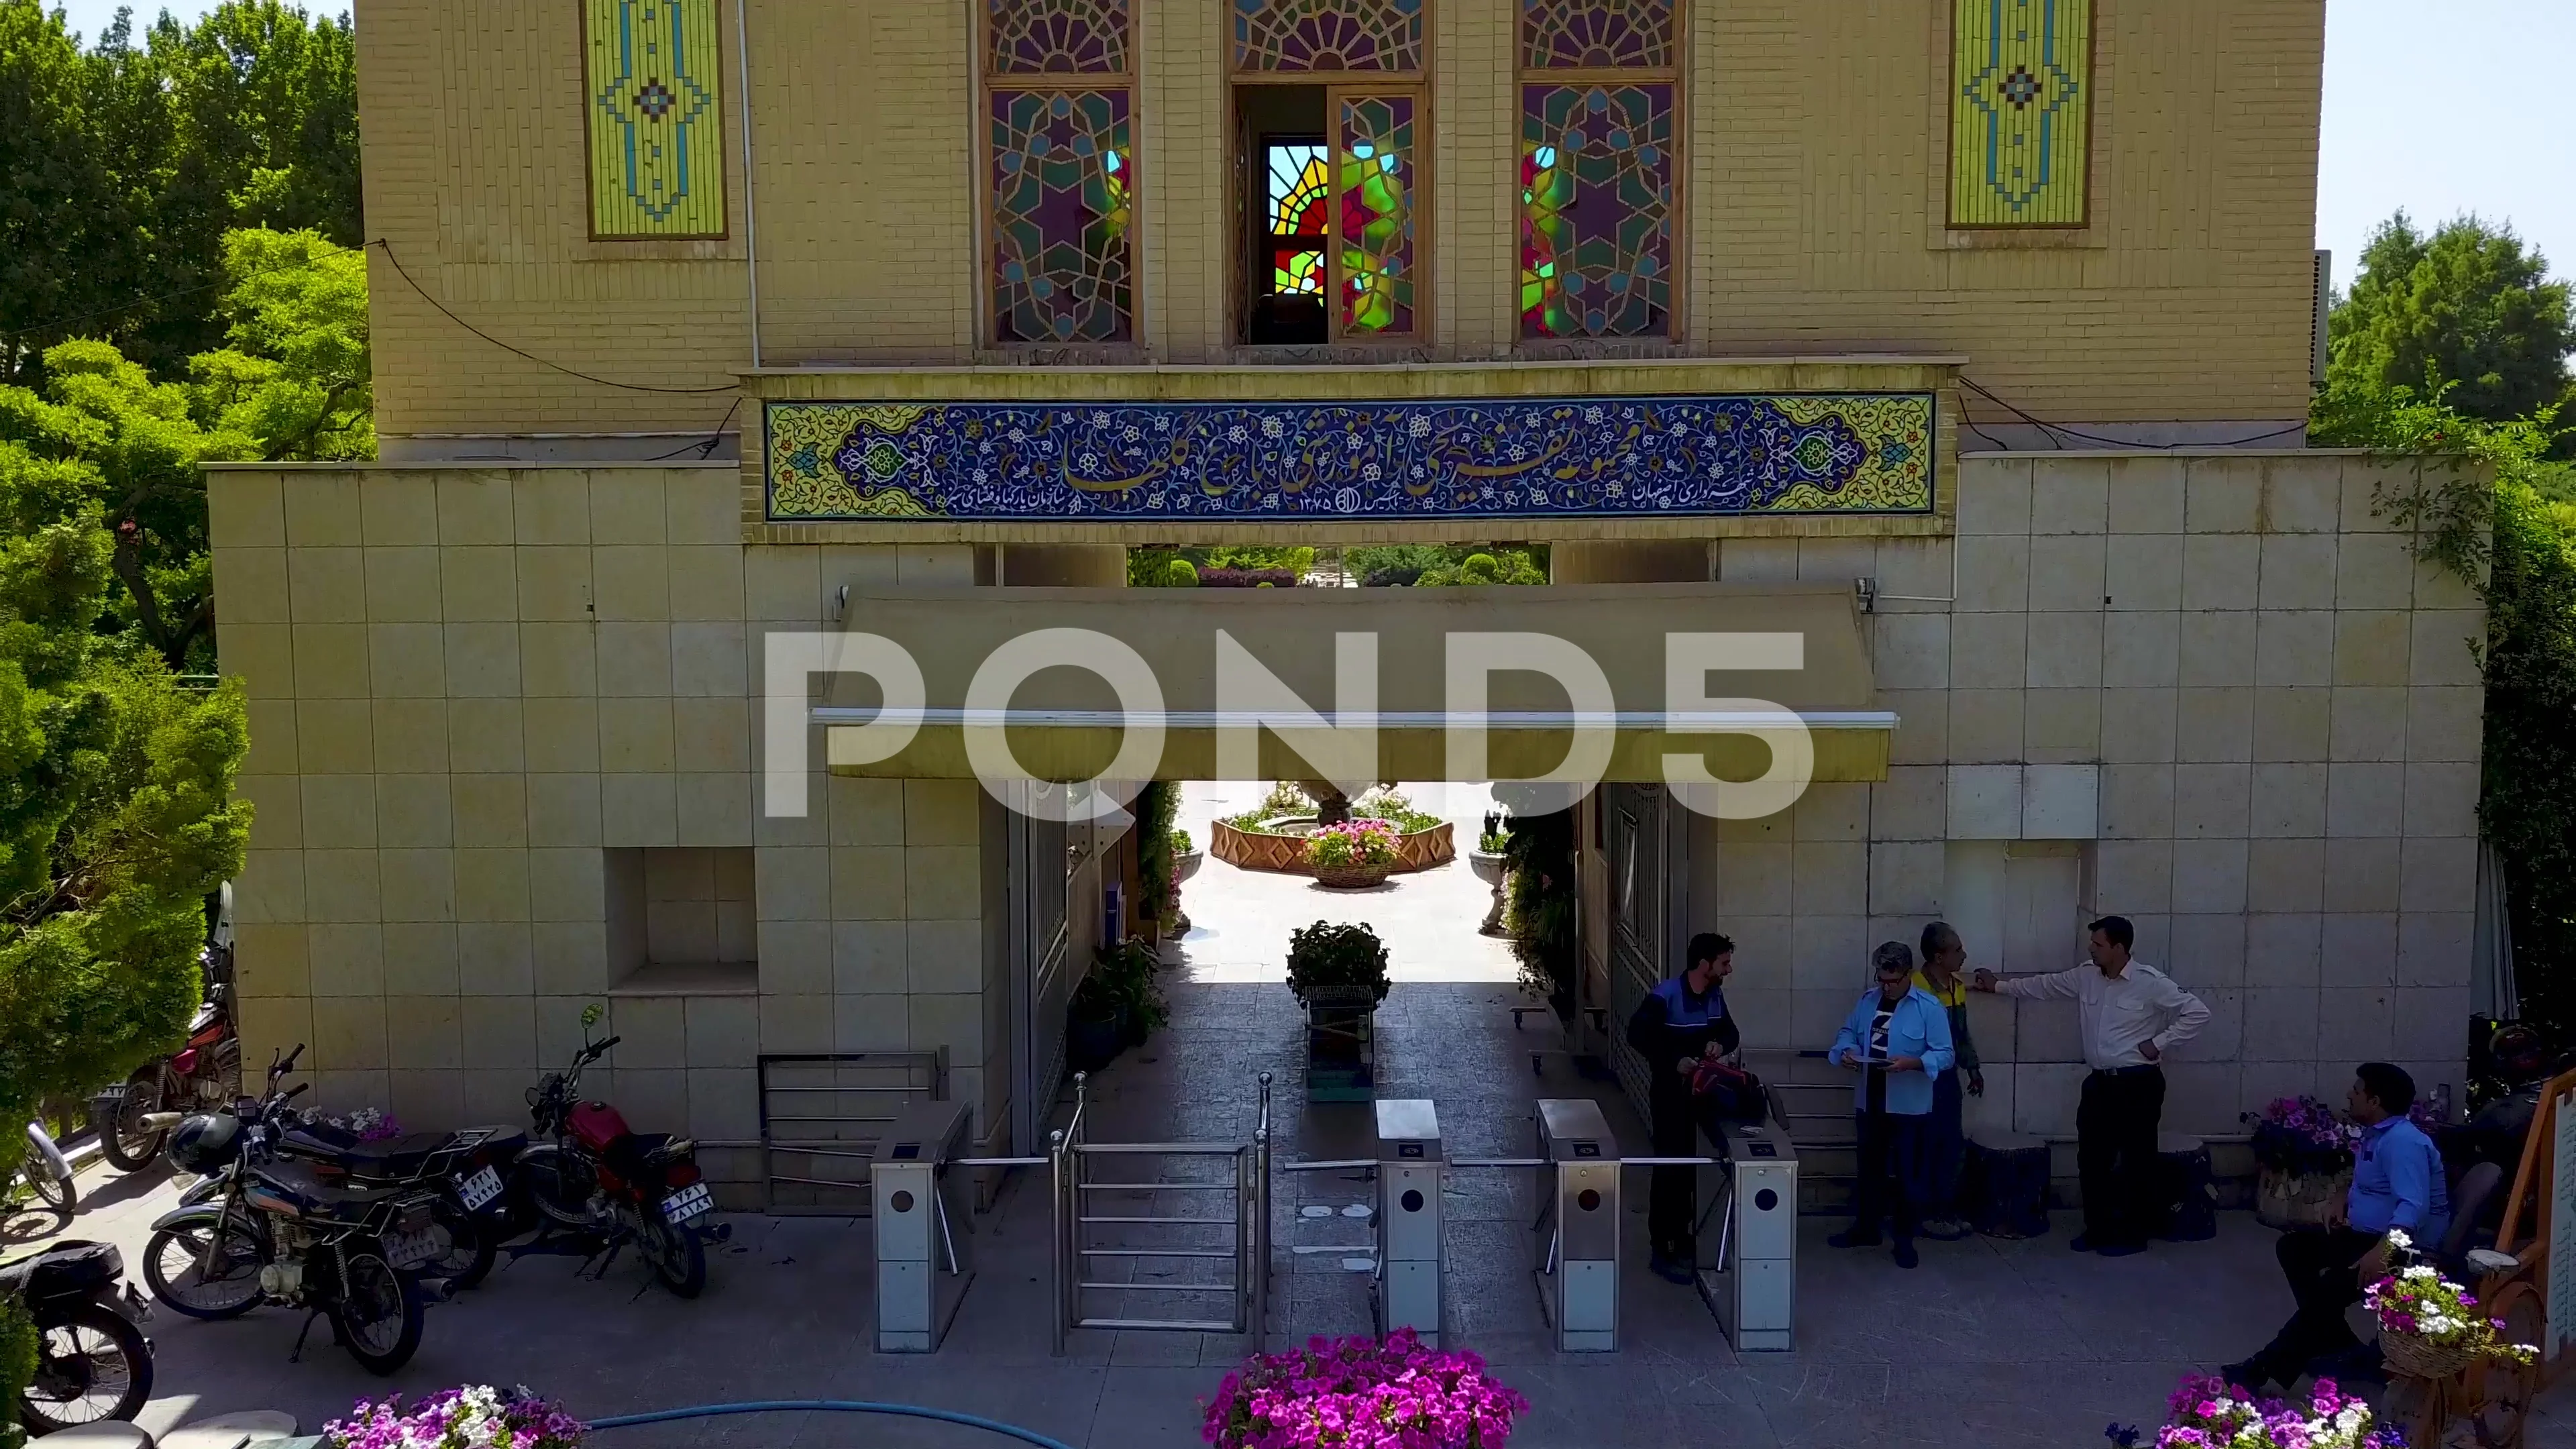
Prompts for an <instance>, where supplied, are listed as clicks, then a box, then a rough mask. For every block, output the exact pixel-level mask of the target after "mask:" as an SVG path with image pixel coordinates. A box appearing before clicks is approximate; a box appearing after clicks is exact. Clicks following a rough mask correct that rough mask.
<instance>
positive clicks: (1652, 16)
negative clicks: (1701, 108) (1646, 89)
mask: <svg viewBox="0 0 2576 1449" xmlns="http://www.w3.org/2000/svg"><path fill="white" fill-rule="evenodd" d="M1672 63H1673V0H1521V66H1522V68H1523V69H1525V70H1638V69H1646V70H1665V69H1669V68H1670V67H1671V66H1672Z"/></svg>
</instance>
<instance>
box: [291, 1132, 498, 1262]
mask: <svg viewBox="0 0 2576 1449" xmlns="http://www.w3.org/2000/svg"><path fill="white" fill-rule="evenodd" d="M272 1125H273V1126H275V1127H276V1128H277V1130H278V1137H277V1142H276V1152H277V1154H278V1155H279V1156H281V1157H287V1158H293V1159H296V1160H298V1161H302V1162H306V1163H309V1164H310V1165H311V1166H312V1168H313V1171H314V1173H315V1175H316V1176H318V1177H320V1178H321V1179H322V1180H323V1181H324V1182H326V1183H330V1184H332V1185H334V1186H340V1187H358V1188H371V1189H384V1188H400V1187H414V1188H422V1189H426V1190H428V1191H430V1192H433V1193H435V1194H437V1199H438V1206H437V1210H436V1212H435V1214H434V1219H435V1221H434V1224H433V1228H432V1230H433V1231H434V1232H436V1233H439V1234H442V1235H444V1236H445V1238H446V1239H447V1246H446V1248H445V1249H444V1251H442V1252H441V1253H440V1254H439V1256H438V1257H437V1258H435V1259H433V1260H432V1261H431V1262H430V1264H429V1265H428V1267H427V1269H426V1271H427V1272H428V1274H429V1275H430V1276H432V1277H437V1278H443V1279H445V1280H446V1281H447V1284H448V1286H449V1287H451V1288H472V1287H475V1286H477V1285H479V1284H480V1283H482V1281H483V1280H484V1279H485V1278H487V1277H490V1276H491V1273H492V1264H493V1262H494V1260H495V1259H496V1258H497V1257H498V1256H499V1251H500V1246H501V1242H502V1240H503V1239H505V1238H508V1237H510V1236H512V1235H513V1229H512V1227H511V1223H510V1218H509V1211H508V1203H507V1198H508V1193H507V1191H506V1189H505V1185H504V1184H505V1180H506V1178H507V1176H508V1174H509V1173H510V1171H511V1168H512V1165H513V1164H514V1163H516V1162H517V1160H518V1157H519V1154H520V1153H521V1152H523V1151H525V1150H526V1149H527V1145H528V1134H527V1133H525V1132H522V1131H520V1130H519V1129H517V1128H515V1127H467V1128H463V1129H461V1130H459V1131H455V1132H443V1133H442V1132H418V1133H414V1134H412V1135H411V1136H409V1137H401V1138H396V1139H394V1140H392V1141H366V1140H363V1139H361V1138H359V1137H357V1136H356V1135H355V1134H353V1133H351V1132H349V1131H347V1130H346V1129H344V1128H341V1127H338V1126H335V1125H333V1124H332V1123H329V1122H326V1121H323V1120H322V1119H320V1118H318V1117H312V1116H304V1115H297V1114H296V1113H295V1112H294V1109H293V1108H285V1109H282V1112H281V1114H280V1117H279V1119H278V1120H277V1121H276V1122H275V1123H273V1124H272Z"/></svg>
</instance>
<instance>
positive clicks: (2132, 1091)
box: [2075, 1067, 2165, 1248]
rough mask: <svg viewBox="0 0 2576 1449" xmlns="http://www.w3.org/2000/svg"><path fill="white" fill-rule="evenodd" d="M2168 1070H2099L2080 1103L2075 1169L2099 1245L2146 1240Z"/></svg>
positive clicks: (2089, 1227)
mask: <svg viewBox="0 0 2576 1449" xmlns="http://www.w3.org/2000/svg"><path fill="white" fill-rule="evenodd" d="M2164 1114H2165V1074H2164V1070H2163V1069H2162V1068H2160V1067H2149V1068H2147V1069H2146V1070H2144V1071H2134V1070H2133V1071H2124V1072H2095V1073H2094V1074H2093V1075H2091V1076H2089V1077H2086V1078H2085V1079H2084V1096H2083V1099H2082V1100H2081V1101H2080V1102H2079V1103H2078V1104H2077V1106H2076V1108H2075V1174H2076V1177H2077V1178H2078V1179H2079V1180H2080V1181H2081V1182H2082V1183H2083V1186H2084V1234H2085V1236H2086V1237H2087V1238H2090V1239H2091V1240H2092V1242H2093V1245H2094V1246H2095V1247H2097V1248H2098V1247H2117V1246H2127V1245H2130V1244H2138V1243H2144V1242H2145V1241H2146V1240H2147V1221H2148V1218H2149V1216H2150V1214H2151V1213H2152V1212H2153V1211H2154V1206H2153V1205H2154V1202H2155V1196H2156V1192H2155V1171H2156V1124H2157V1123H2158V1122H2160V1121H2162V1120H2163V1118H2164Z"/></svg>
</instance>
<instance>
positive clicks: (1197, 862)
mask: <svg viewBox="0 0 2576 1449" xmlns="http://www.w3.org/2000/svg"><path fill="white" fill-rule="evenodd" d="M1205 864H1207V852H1206V851H1204V850H1193V851H1189V852H1187V853H1186V854H1182V855H1175V856H1173V857H1172V884H1174V885H1179V884H1180V883H1181V882H1183V881H1185V880H1188V879H1189V878H1190V877H1191V876H1194V875H1197V874H1198V873H1199V867H1200V866H1202V865H1205Z"/></svg>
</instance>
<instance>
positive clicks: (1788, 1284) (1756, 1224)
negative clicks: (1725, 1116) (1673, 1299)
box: [1693, 1117, 1798, 1353]
mask: <svg viewBox="0 0 2576 1449" xmlns="http://www.w3.org/2000/svg"><path fill="white" fill-rule="evenodd" d="M1709 1146H1710V1148H1711V1149H1712V1151H1713V1152H1714V1154H1715V1155H1716V1156H1717V1157H1718V1158H1719V1159H1721V1160H1722V1164H1723V1166H1722V1167H1721V1169H1720V1171H1719V1172H1718V1173H1716V1174H1703V1175H1702V1185H1701V1198H1702V1201H1703V1202H1705V1203H1706V1204H1707V1206H1706V1207H1705V1208H1704V1209H1703V1210H1702V1213H1701V1218H1700V1223H1699V1235H1698V1249H1697V1251H1698V1254H1699V1261H1698V1262H1697V1263H1696V1264H1694V1265H1693V1266H1694V1267H1695V1268H1696V1269H1697V1270H1698V1273H1697V1276H1698V1278H1699V1291H1700V1297H1701V1298H1702V1299H1703V1300H1705V1301H1706V1302H1707V1304H1708V1306H1709V1311H1710V1312H1712V1313H1714V1314H1716V1315H1717V1321H1718V1326H1719V1327H1721V1328H1723V1329H1725V1330H1726V1339H1727V1342H1729V1343H1731V1344H1733V1345H1734V1346H1735V1350H1736V1352H1738V1353H1764V1352H1771V1353H1785V1352H1787V1351H1788V1350H1789V1349H1790V1348H1791V1347H1792V1346H1793V1345H1792V1343H1791V1339H1792V1337H1793V1330H1794V1328H1795V1327H1796V1323H1795V1314H1796V1306H1797V1296H1798V1149H1797V1148H1796V1147H1795V1146H1793V1145H1791V1143H1790V1141H1789V1134H1788V1133H1787V1132H1785V1131H1783V1130H1781V1128H1780V1126H1779V1123H1778V1122H1777V1121H1776V1120H1775V1119H1773V1118H1768V1117H1766V1118H1764V1119H1763V1120H1762V1121H1760V1122H1737V1123H1731V1124H1729V1125H1728V1127H1727V1130H1726V1134H1725V1136H1724V1137H1723V1138H1722V1139H1717V1140H1712V1141H1710V1142H1709ZM1712 1175H1713V1176H1715V1177H1716V1182H1715V1183H1714V1186H1715V1188H1716V1191H1715V1192H1714V1193H1711V1192H1710V1191H1709V1190H1708V1189H1709V1187H1710V1186H1711V1185H1712V1184H1711V1183H1710V1182H1709V1178H1710V1177H1711V1176H1712Z"/></svg>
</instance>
